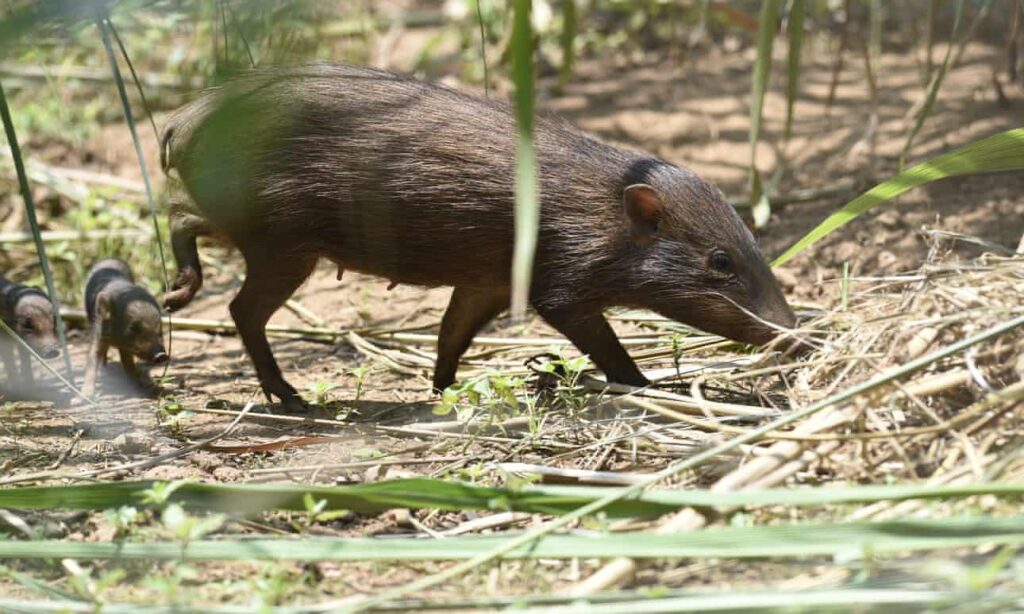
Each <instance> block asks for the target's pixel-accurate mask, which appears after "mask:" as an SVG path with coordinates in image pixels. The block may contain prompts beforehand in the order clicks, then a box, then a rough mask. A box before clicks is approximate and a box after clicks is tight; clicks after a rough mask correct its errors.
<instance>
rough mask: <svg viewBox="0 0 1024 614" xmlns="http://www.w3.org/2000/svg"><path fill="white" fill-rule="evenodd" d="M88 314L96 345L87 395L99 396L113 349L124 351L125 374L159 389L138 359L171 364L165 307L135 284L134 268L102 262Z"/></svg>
mask: <svg viewBox="0 0 1024 614" xmlns="http://www.w3.org/2000/svg"><path fill="white" fill-rule="evenodd" d="M85 311H86V314H87V315H88V318H89V327H90V330H91V335H92V343H91V345H90V347H89V355H88V359H87V363H86V368H85V384H84V385H83V387H82V392H84V393H85V395H86V396H89V397H91V396H93V394H94V393H95V392H96V370H97V367H98V365H102V364H106V362H107V350H108V349H109V348H110V346H111V345H113V346H114V347H116V348H117V349H118V352H119V353H120V355H121V364H122V365H123V366H124V370H125V372H127V373H128V375H129V376H130V377H131V378H132V379H134V380H135V381H136V382H138V383H139V384H141V385H142V386H143V387H144V388H146V389H147V390H148V391H149V392H155V391H156V385H155V384H154V383H153V381H152V380H151V379H150V378H149V376H148V375H147V374H145V373H143V372H140V371H139V370H138V368H137V367H136V366H135V358H136V357H137V358H139V359H141V360H143V361H145V362H148V363H151V364H161V363H165V362H167V351H166V350H165V349H164V345H163V323H162V320H161V313H160V306H159V305H158V304H157V302H156V299H154V298H153V295H151V294H150V293H149V292H148V291H147V290H146V289H145V288H143V287H142V286H139V285H136V284H135V278H134V276H133V275H132V271H131V269H130V268H129V267H128V264H127V263H125V262H124V261H122V260H118V259H116V258H107V259H105V260H100V261H99V262H97V263H96V264H95V265H93V267H92V269H90V270H89V277H88V279H87V281H86V283H85Z"/></svg>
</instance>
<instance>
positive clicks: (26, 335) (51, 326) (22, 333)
mask: <svg viewBox="0 0 1024 614" xmlns="http://www.w3.org/2000/svg"><path fill="white" fill-rule="evenodd" d="M53 312H54V310H53V303H51V302H50V298H49V297H48V296H46V293H45V292H43V291H42V290H40V289H39V288H34V287H29V286H24V285H22V284H16V283H13V282H11V281H8V280H7V279H6V278H5V277H4V276H3V275H0V319H2V320H3V321H4V323H5V324H7V326H8V327H10V329H11V330H13V331H14V332H15V333H17V335H18V336H19V337H21V338H22V340H24V341H25V343H27V344H28V346H29V347H31V348H32V349H33V350H35V352H36V353H37V354H39V355H40V356H42V357H43V358H56V357H57V356H60V344H58V342H57V335H56V334H55V331H56V322H55V320H54V316H53ZM15 345H17V346H18V353H19V354H20V358H21V373H20V375H21V381H22V383H23V384H24V385H28V386H31V385H32V383H33V379H32V356H31V355H30V354H29V352H28V350H27V349H25V347H24V346H22V345H21V344H18V343H16V342H15V341H14V340H13V339H9V338H7V335H0V359H2V360H3V363H4V369H5V370H6V372H7V379H8V380H9V381H13V380H15V379H17V368H16V365H15V360H14V346H15Z"/></svg>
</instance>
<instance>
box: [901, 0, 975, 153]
mask: <svg viewBox="0 0 1024 614" xmlns="http://www.w3.org/2000/svg"><path fill="white" fill-rule="evenodd" d="M963 14H964V0H957V3H956V17H955V19H954V20H953V35H952V36H951V37H950V39H949V46H948V47H947V48H946V57H945V58H943V60H942V65H941V66H939V70H938V71H937V72H936V73H935V76H934V77H932V81H931V83H930V84H928V93H927V94H926V95H925V102H924V105H923V106H922V107H921V110H920V111H918V112H917V116H916V117H915V118H914V126H913V127H912V128H911V129H910V132H909V133H908V134H907V142H906V143H904V144H903V151H901V152H900V168H901V169H902V168H903V164H904V163H905V162H906V159H907V154H908V153H910V147H911V146H912V145H913V144H914V138H915V137H916V136H917V133H918V132H919V131H920V130H921V126H923V125H924V120H925V119H927V118H928V115H929V114H931V111H932V107H933V106H934V105H935V99H936V97H938V95H939V88H940V87H942V81H943V80H944V79H945V78H946V73H947V72H948V71H949V61H950V59H951V58H952V57H953V48H954V47H955V46H956V44H955V43H956V41H957V40H958V39H959V38H960V30H961V24H962V23H963Z"/></svg>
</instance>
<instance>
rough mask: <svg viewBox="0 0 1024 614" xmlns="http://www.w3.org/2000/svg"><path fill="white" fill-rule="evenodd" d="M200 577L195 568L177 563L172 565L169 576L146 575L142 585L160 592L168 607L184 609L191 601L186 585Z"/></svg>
mask: <svg viewBox="0 0 1024 614" xmlns="http://www.w3.org/2000/svg"><path fill="white" fill-rule="evenodd" d="M198 577H199V571H198V570H197V569H196V568H195V567H193V566H192V565H188V564H185V563H177V564H171V568H170V573H169V574H166V575H157V574H155V573H153V574H148V575H146V577H145V578H143V580H142V585H143V586H145V587H147V588H150V589H152V590H155V591H156V592H158V593H159V594H160V595H161V596H162V597H163V600H164V602H165V603H167V604H168V605H173V606H177V607H182V606H187V605H188V604H189V603H190V601H191V594H190V592H189V591H188V590H186V587H185V584H187V583H190V582H194V581H195V580H196V579H197V578H198Z"/></svg>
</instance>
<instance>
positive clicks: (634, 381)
mask: <svg viewBox="0 0 1024 614" xmlns="http://www.w3.org/2000/svg"><path fill="white" fill-rule="evenodd" d="M605 378H606V379H607V380H608V383H610V384H625V385H627V386H634V387H636V388H646V387H647V386H650V385H651V380H649V379H647V378H646V377H644V376H643V375H641V374H640V373H633V374H629V375H619V376H613V375H608V374H607V373H606V374H605Z"/></svg>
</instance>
